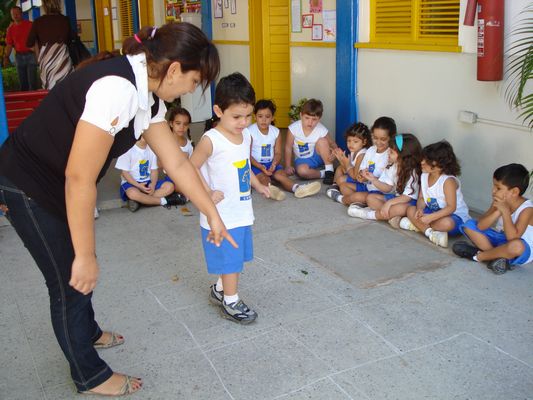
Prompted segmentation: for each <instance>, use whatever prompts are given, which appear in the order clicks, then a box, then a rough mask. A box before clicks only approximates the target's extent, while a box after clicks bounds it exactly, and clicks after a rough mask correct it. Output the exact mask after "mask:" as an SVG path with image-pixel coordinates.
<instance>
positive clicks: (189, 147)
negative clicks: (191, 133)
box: [180, 138, 194, 158]
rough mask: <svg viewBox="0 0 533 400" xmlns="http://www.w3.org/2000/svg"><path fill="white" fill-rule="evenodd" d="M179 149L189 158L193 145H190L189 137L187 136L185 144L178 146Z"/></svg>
mask: <svg viewBox="0 0 533 400" xmlns="http://www.w3.org/2000/svg"><path fill="white" fill-rule="evenodd" d="M180 149H181V151H183V152H184V153H185V154H187V156H188V157H189V158H191V156H192V152H193V150H194V147H192V142H191V141H190V140H189V138H187V143H186V144H185V146H180Z"/></svg>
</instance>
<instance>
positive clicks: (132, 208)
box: [127, 199, 141, 212]
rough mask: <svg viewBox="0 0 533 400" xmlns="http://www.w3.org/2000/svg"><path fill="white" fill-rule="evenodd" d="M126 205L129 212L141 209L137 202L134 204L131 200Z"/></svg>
mask: <svg viewBox="0 0 533 400" xmlns="http://www.w3.org/2000/svg"><path fill="white" fill-rule="evenodd" d="M127 204H128V210H130V211H131V212H135V211H137V210H138V209H139V208H140V207H141V205H140V204H139V203H138V202H136V201H135V200H131V199H128V202H127Z"/></svg>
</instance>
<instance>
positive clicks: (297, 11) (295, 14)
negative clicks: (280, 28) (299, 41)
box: [291, 0, 302, 32]
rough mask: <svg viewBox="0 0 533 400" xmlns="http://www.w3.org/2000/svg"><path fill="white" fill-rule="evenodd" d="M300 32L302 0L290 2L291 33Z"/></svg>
mask: <svg viewBox="0 0 533 400" xmlns="http://www.w3.org/2000/svg"><path fill="white" fill-rule="evenodd" d="M301 31H302V0H291V32H301Z"/></svg>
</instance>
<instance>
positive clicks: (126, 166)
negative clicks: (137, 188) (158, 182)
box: [115, 144, 157, 184]
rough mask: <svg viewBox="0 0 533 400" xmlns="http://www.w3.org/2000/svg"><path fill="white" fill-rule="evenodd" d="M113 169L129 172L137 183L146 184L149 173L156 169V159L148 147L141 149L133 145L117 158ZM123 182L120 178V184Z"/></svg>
mask: <svg viewBox="0 0 533 400" xmlns="http://www.w3.org/2000/svg"><path fill="white" fill-rule="evenodd" d="M115 168H116V169H120V170H121V171H127V172H129V173H130V174H131V176H132V178H133V179H135V180H136V181H137V182H146V181H149V180H150V172H151V171H152V170H154V169H157V157H156V155H155V154H154V152H153V151H152V149H150V147H148V145H147V146H146V148H145V149H141V148H140V147H139V146H137V144H135V145H134V146H133V147H132V148H131V149H129V150H128V151H127V152H126V153H124V154H122V155H121V156H120V157H119V158H117V163H116V164H115ZM121 178H122V177H121ZM124 182H127V181H126V179H124V178H122V180H121V184H122V183H124Z"/></svg>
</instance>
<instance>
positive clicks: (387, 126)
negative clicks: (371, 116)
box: [370, 117, 397, 140]
mask: <svg viewBox="0 0 533 400" xmlns="http://www.w3.org/2000/svg"><path fill="white" fill-rule="evenodd" d="M376 128H378V129H384V130H386V131H387V132H388V133H389V139H390V140H392V138H393V137H394V135H396V132H397V131H396V122H394V120H393V119H392V118H390V117H379V118H378V119H376V120H375V121H374V124H373V125H372V128H370V131H371V132H374V129H376Z"/></svg>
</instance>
